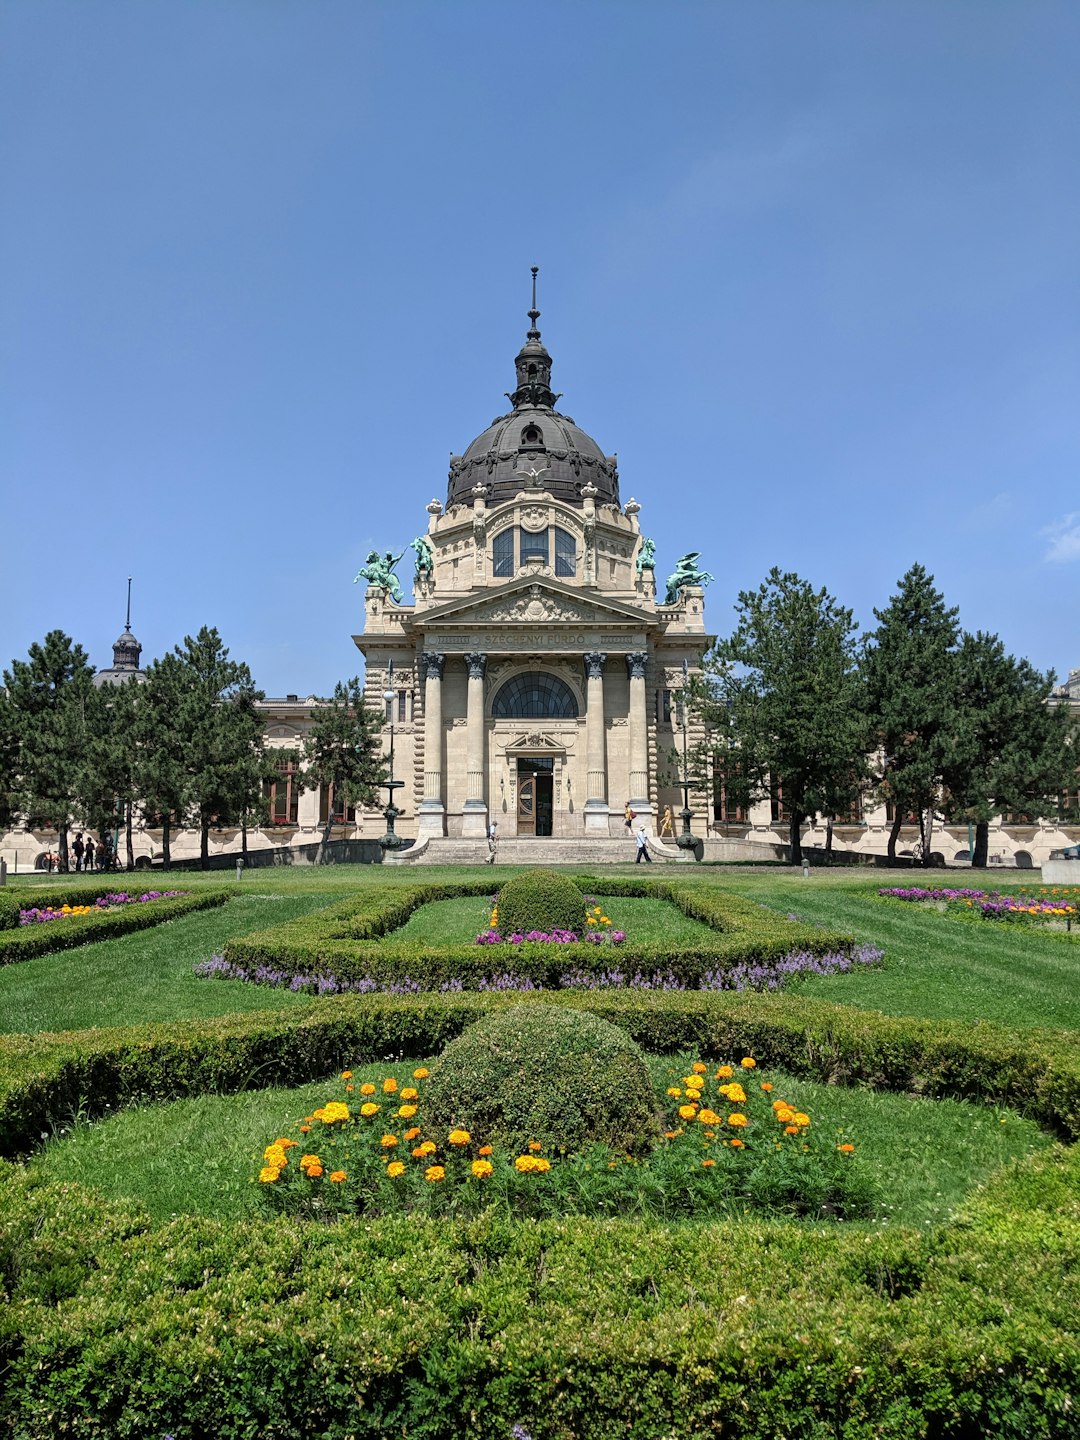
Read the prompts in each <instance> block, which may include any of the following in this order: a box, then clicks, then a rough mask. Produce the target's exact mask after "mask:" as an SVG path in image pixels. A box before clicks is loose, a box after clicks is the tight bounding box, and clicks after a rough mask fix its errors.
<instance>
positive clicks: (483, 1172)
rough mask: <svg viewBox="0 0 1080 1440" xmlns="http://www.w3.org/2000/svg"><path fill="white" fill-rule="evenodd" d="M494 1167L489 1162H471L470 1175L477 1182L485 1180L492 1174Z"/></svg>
mask: <svg viewBox="0 0 1080 1440" xmlns="http://www.w3.org/2000/svg"><path fill="white" fill-rule="evenodd" d="M494 1171H495V1167H494V1165H492V1163H491V1161H490V1160H474V1161H473V1162H472V1173H473V1174H474V1175H475V1176H476V1178H477V1180H486V1179H487V1177H488V1176H489V1175H492V1174H494Z"/></svg>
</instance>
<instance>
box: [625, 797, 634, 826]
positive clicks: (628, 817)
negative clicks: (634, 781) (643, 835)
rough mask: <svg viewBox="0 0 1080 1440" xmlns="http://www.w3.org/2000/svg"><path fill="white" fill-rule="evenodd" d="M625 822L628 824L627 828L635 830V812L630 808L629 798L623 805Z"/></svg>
mask: <svg viewBox="0 0 1080 1440" xmlns="http://www.w3.org/2000/svg"><path fill="white" fill-rule="evenodd" d="M623 823H624V824H625V825H626V828H627V830H633V828H634V812H633V810H631V809H630V801H629V800H627V802H626V804H625V805H624V806H623Z"/></svg>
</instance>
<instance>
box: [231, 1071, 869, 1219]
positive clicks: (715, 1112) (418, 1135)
mask: <svg viewBox="0 0 1080 1440" xmlns="http://www.w3.org/2000/svg"><path fill="white" fill-rule="evenodd" d="M684 1072H686V1073H684ZM710 1072H713V1073H711V1074H710ZM428 1074H429V1071H428V1069H427V1068H426V1067H425V1066H421V1067H418V1068H417V1069H415V1070H412V1071H411V1073H408V1072H406V1071H405V1070H403V1069H401V1068H398V1067H395V1068H393V1069H390V1070H389V1072H388V1073H387V1074H386V1075H384V1077H383V1078H381V1080H380V1081H379V1082H378V1083H377V1084H375V1083H372V1082H370V1081H368V1082H366V1083H365V1084H363V1085H360V1086H358V1087H356V1086H354V1085H353V1084H352V1079H353V1072H352V1071H351V1070H345V1071H343V1072H342V1075H341V1081H342V1086H343V1093H344V1095H345V1099H343V1100H332V1101H329V1102H327V1103H326V1104H325V1105H322V1106H319V1107H318V1108H317V1109H315V1110H314V1111H313V1112H312V1113H311V1114H310V1115H307V1116H305V1117H304V1119H303V1120H302V1121H301V1122H299V1123H298V1124H297V1126H296V1127H295V1135H293V1134H290V1135H284V1136H279V1137H278V1138H277V1139H276V1140H274V1141H272V1142H271V1143H270V1144H269V1145H268V1146H267V1147H266V1149H265V1151H264V1152H263V1156H262V1160H261V1162H260V1167H259V1171H258V1177H257V1178H258V1182H259V1184H260V1187H261V1193H262V1196H263V1198H264V1200H265V1201H266V1203H267V1205H268V1206H269V1208H270V1209H271V1210H273V1211H275V1212H285V1213H288V1214H291V1215H301V1216H305V1217H307V1218H317V1219H327V1218H332V1217H339V1216H345V1215H355V1214H363V1215H365V1216H373V1215H394V1214H402V1213H409V1212H413V1211H420V1212H422V1213H427V1214H438V1215H455V1216H475V1215H478V1214H480V1213H481V1212H482V1211H484V1210H486V1209H488V1208H490V1207H493V1206H494V1207H496V1208H497V1209H498V1210H499V1211H500V1212H502V1213H509V1214H513V1215H516V1216H517V1217H519V1218H524V1217H532V1218H541V1217H545V1216H548V1217H557V1216H561V1215H563V1214H566V1213H581V1214H592V1215H605V1214H610V1215H615V1214H623V1213H625V1212H626V1210H627V1209H628V1208H633V1210H634V1211H635V1212H636V1213H638V1214H650V1213H658V1214H662V1215H663V1216H665V1217H666V1218H673V1217H676V1216H679V1215H686V1216H695V1217H697V1218H699V1219H701V1218H707V1217H709V1216H714V1215H721V1214H730V1213H744V1212H746V1211H747V1210H751V1209H756V1210H765V1211H768V1212H770V1213H781V1214H789V1215H807V1214H814V1215H827V1216H829V1217H833V1218H851V1217H853V1216H857V1215H864V1214H867V1213H869V1210H870V1208H871V1207H872V1199H873V1196H872V1189H871V1187H870V1186H869V1185H868V1184H867V1183H866V1182H865V1181H864V1180H863V1179H862V1178H861V1177H860V1176H859V1173H858V1171H857V1169H856V1168H855V1162H854V1151H855V1147H854V1145H853V1144H851V1142H850V1141H849V1140H848V1139H847V1137H846V1136H845V1135H844V1134H843V1133H842V1132H834V1133H831V1134H829V1135H827V1136H826V1135H820V1134H818V1133H817V1132H815V1131H814V1130H813V1128H812V1122H811V1118H810V1116H809V1115H808V1114H806V1113H805V1112H803V1111H801V1110H798V1109H796V1108H795V1107H794V1106H792V1105H789V1104H788V1103H787V1102H786V1101H785V1100H784V1099H782V1098H781V1097H779V1096H777V1097H776V1098H773V1094H772V1092H773V1090H774V1088H775V1087H774V1084H773V1082H772V1081H771V1080H769V1079H768V1078H760V1077H759V1076H758V1074H757V1061H756V1060H755V1059H754V1058H753V1056H744V1057H743V1058H742V1060H741V1061H740V1062H739V1067H738V1071H736V1067H735V1066H734V1065H732V1064H722V1065H720V1066H719V1068H717V1069H716V1070H715V1071H713V1067H712V1066H711V1065H706V1064H705V1063H704V1062H703V1061H701V1060H694V1061H692V1062H689V1061H686V1060H683V1061H681V1062H679V1063H678V1064H677V1065H676V1066H675V1067H674V1068H672V1070H671V1072H670V1074H669V1076H668V1077H667V1078H668V1081H669V1083H668V1085H667V1088H666V1092H665V1094H664V1095H663V1096H661V1097H658V1101H659V1103H660V1104H661V1105H662V1106H663V1107H664V1108H665V1110H666V1112H667V1113H666V1115H665V1119H664V1129H663V1132H662V1136H661V1138H660V1139H659V1141H658V1144H657V1146H656V1147H655V1149H654V1150H653V1152H652V1153H651V1154H650V1155H648V1156H646V1157H643V1158H641V1159H631V1157H630V1156H628V1155H624V1154H621V1153H618V1152H616V1151H613V1150H610V1149H608V1148H607V1147H605V1146H604V1145H600V1144H592V1145H588V1146H586V1147H585V1148H584V1149H583V1150H582V1151H581V1153H576V1154H563V1153H558V1152H551V1153H549V1147H548V1146H545V1145H543V1144H542V1143H541V1142H540V1141H538V1140H530V1141H527V1142H524V1143H523V1144H522V1145H521V1147H520V1149H519V1150H518V1151H516V1152H512V1151H507V1150H501V1149H499V1148H497V1147H494V1146H492V1145H491V1144H490V1143H488V1137H485V1136H483V1135H475V1134H473V1133H471V1132H470V1131H469V1130H468V1129H464V1128H462V1127H461V1126H460V1125H455V1124H452V1125H451V1126H450V1127H449V1128H444V1129H442V1130H439V1129H438V1128H437V1127H434V1126H432V1125H430V1124H428V1122H427V1120H426V1118H425V1103H424V1102H425V1094H424V1092H425V1084H424V1082H425V1081H426V1079H427V1077H428ZM736 1076H737V1078H736ZM744 1082H745V1085H744Z"/></svg>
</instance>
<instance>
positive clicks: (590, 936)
mask: <svg viewBox="0 0 1080 1440" xmlns="http://www.w3.org/2000/svg"><path fill="white" fill-rule="evenodd" d="M625 939H626V931H625V930H612V931H610V932H608V931H604V930H586V931H585V933H584V934H583V935H578V934H576V933H575V932H574V931H573V930H550V931H548V930H528V931H526V932H525V934H524V935H523V934H522V933H521V932H520V931H518V930H515V931H514V933H513V934H512V935H500V934H499V932H498V930H485V931H484V932H483V934H481V935H477V937H476V943H477V945H525V944H526V943H528V942H530V941H536V942H539V943H540V944H542V945H578V944H589V945H603V944H605V942H607V941H609V940H610V941H611V943H612V945H621V944H622V943H623V941H624V940H625Z"/></svg>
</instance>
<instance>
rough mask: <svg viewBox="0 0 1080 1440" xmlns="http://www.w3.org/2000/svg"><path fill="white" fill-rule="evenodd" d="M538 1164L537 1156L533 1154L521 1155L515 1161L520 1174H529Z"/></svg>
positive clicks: (515, 1166)
mask: <svg viewBox="0 0 1080 1440" xmlns="http://www.w3.org/2000/svg"><path fill="white" fill-rule="evenodd" d="M535 1164H536V1157H535V1156H533V1155H519V1156H518V1157H517V1159H516V1160H515V1161H514V1169H515V1170H516V1171H517V1172H518V1174H519V1175H528V1174H529V1172H530V1171H531V1170H532V1168H533V1166H534V1165H535Z"/></svg>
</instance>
